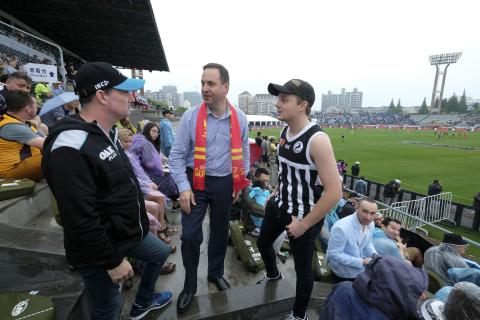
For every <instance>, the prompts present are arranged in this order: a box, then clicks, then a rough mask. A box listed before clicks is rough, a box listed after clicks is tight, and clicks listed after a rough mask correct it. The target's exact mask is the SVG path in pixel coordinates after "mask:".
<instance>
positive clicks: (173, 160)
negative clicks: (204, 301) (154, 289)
mask: <svg viewBox="0 0 480 320" xmlns="http://www.w3.org/2000/svg"><path fill="white" fill-rule="evenodd" d="M229 78H230V77H229V74H228V70H227V69H226V68H225V67H224V66H222V65H221V64H218V63H208V64H206V65H205V66H203V73H202V78H201V86H202V96H203V103H202V104H201V105H199V106H195V107H193V108H190V109H188V110H187V111H186V112H185V113H184V114H183V116H182V119H181V120H180V125H179V128H178V129H177V135H176V136H175V144H174V145H173V147H172V150H171V152H170V158H169V167H170V173H171V176H172V177H173V180H174V181H175V183H176V184H177V187H178V191H179V192H180V206H181V208H182V236H181V239H182V260H183V266H184V267H185V282H184V285H183V290H182V292H181V293H180V295H179V297H178V301H177V310H178V312H184V311H186V310H187V309H188V307H189V306H190V304H191V303H192V301H193V296H194V295H195V293H196V291H197V269H198V262H199V259H200V245H201V243H202V239H203V235H202V223H203V219H204V218H205V214H206V212H207V207H208V206H210V212H209V213H210V235H209V241H208V270H207V280H208V281H209V282H212V283H214V284H215V285H216V286H217V288H218V289H219V290H228V289H230V284H229V283H228V281H227V280H226V279H225V278H224V276H223V275H224V260H225V254H226V250H227V244H228V226H229V217H230V212H231V208H232V203H235V202H236V201H237V200H238V197H239V196H240V194H241V192H242V190H243V189H244V188H245V187H247V186H248V185H249V184H250V182H249V181H248V180H247V179H246V177H245V176H246V174H247V173H248V170H249V166H250V149H249V144H248V121H247V117H246V116H245V114H244V113H243V111H241V110H239V109H237V108H235V107H234V106H233V105H231V104H230V102H229V101H228V99H227V93H228V90H229V88H230V79H229Z"/></svg>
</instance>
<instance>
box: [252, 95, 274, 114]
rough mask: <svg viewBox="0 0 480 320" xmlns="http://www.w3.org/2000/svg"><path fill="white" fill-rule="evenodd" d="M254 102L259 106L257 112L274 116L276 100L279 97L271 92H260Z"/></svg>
mask: <svg viewBox="0 0 480 320" xmlns="http://www.w3.org/2000/svg"><path fill="white" fill-rule="evenodd" d="M253 101H254V104H255V106H256V108H257V110H256V111H257V112H256V113H255V114H260V115H265V116H272V115H274V114H275V113H276V108H275V102H276V101H277V97H275V96H272V95H271V94H269V93H259V94H256V95H255V97H253Z"/></svg>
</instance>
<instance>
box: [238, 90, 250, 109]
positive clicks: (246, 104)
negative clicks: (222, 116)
mask: <svg viewBox="0 0 480 320" xmlns="http://www.w3.org/2000/svg"><path fill="white" fill-rule="evenodd" d="M238 107H239V108H240V110H242V111H243V112H245V113H246V114H252V113H250V112H251V111H252V109H253V108H254V105H253V96H252V95H251V94H250V92H248V91H244V92H242V93H240V94H239V95H238Z"/></svg>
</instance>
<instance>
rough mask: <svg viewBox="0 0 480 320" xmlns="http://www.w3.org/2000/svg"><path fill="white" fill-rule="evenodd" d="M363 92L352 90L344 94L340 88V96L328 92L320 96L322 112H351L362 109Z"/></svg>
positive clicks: (343, 90) (343, 89)
mask: <svg viewBox="0 0 480 320" xmlns="http://www.w3.org/2000/svg"><path fill="white" fill-rule="evenodd" d="M362 98H363V92H362V91H358V89H357V88H353V91H352V92H346V91H345V88H342V91H341V93H340V94H335V93H332V92H331V91H328V93H327V94H322V112H336V111H352V110H360V109H361V108H362Z"/></svg>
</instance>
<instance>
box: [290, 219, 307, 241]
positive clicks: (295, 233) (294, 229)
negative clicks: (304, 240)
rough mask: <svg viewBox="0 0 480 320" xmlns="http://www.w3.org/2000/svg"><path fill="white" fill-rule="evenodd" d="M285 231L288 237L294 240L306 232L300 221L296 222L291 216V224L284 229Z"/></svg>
mask: <svg viewBox="0 0 480 320" xmlns="http://www.w3.org/2000/svg"><path fill="white" fill-rule="evenodd" d="M286 229H287V234H288V236H289V237H292V238H294V239H296V238H300V237H301V236H302V235H303V234H304V233H305V231H307V228H306V227H305V225H304V224H303V223H302V221H298V220H297V218H296V217H294V216H292V222H291V223H290V224H289V225H288V226H287V227H286Z"/></svg>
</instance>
